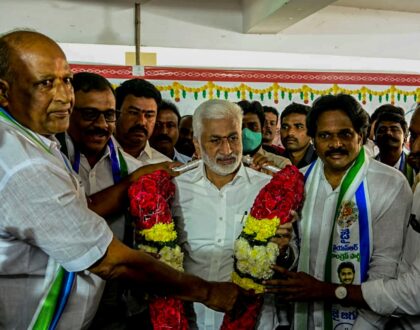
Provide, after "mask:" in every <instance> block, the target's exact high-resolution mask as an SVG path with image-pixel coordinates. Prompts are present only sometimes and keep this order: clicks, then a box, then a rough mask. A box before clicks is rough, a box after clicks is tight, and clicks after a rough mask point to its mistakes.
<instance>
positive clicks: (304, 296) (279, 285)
mask: <svg viewBox="0 0 420 330" xmlns="http://www.w3.org/2000/svg"><path fill="white" fill-rule="evenodd" d="M272 267H273V269H274V270H275V271H276V273H277V276H278V277H280V279H273V280H268V281H264V285H265V286H266V289H265V292H267V293H276V294H277V295H278V296H280V298H281V299H282V300H284V301H315V300H331V299H334V290H335V286H334V284H330V283H325V282H321V281H319V280H317V279H316V278H314V277H312V276H310V275H308V274H306V273H303V272H298V273H296V272H290V271H288V270H287V269H285V268H282V267H279V266H276V265H273V266H272Z"/></svg>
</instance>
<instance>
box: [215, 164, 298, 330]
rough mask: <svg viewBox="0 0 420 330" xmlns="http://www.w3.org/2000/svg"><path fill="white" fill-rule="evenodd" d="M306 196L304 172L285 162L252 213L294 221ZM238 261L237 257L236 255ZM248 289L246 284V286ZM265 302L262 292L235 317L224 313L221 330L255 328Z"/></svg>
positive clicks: (261, 216) (255, 215)
mask: <svg viewBox="0 0 420 330" xmlns="http://www.w3.org/2000/svg"><path fill="white" fill-rule="evenodd" d="M303 200H304V180H303V175H302V174H301V173H300V172H299V170H298V169H297V168H296V167H295V166H290V165H289V166H286V167H285V168H284V169H282V170H281V171H279V172H277V173H276V174H275V175H274V176H273V177H272V179H271V181H270V182H269V183H268V184H267V185H265V186H264V187H263V188H262V189H261V191H260V192H259V193H258V195H257V197H256V198H255V201H254V204H253V206H252V209H251V212H250V215H251V216H252V217H254V218H255V219H260V220H262V219H274V218H276V217H277V218H279V219H280V223H281V224H284V223H287V222H290V221H292V219H293V213H292V211H293V210H295V211H296V210H299V209H300V208H301V207H302V204H303ZM235 263H236V259H235ZM245 289H247V288H245ZM262 303H263V297H262V296H261V295H257V296H255V298H254V299H250V300H248V299H247V301H245V302H244V303H243V305H245V306H246V311H245V312H244V313H243V314H242V315H241V316H239V317H238V318H236V319H233V318H232V317H231V316H230V315H225V317H224V319H223V324H222V327H221V329H222V330H237V329H241V330H253V329H255V326H256V322H257V320H258V316H259V314H260V310H261V307H262Z"/></svg>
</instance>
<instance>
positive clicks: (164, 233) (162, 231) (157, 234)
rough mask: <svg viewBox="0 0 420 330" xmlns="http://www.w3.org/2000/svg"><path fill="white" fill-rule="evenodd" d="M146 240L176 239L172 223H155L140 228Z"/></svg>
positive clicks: (162, 241)
mask: <svg viewBox="0 0 420 330" xmlns="http://www.w3.org/2000/svg"><path fill="white" fill-rule="evenodd" d="M140 234H141V235H143V236H144V238H145V239H146V241H153V242H161V243H167V242H172V241H175V240H176V237H177V234H176V231H175V227H174V223H173V222H172V223H157V224H155V225H154V226H153V227H152V228H150V229H144V230H140Z"/></svg>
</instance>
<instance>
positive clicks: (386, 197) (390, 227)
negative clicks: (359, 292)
mask: <svg viewBox="0 0 420 330" xmlns="http://www.w3.org/2000/svg"><path fill="white" fill-rule="evenodd" d="M307 169H308V167H305V168H303V169H302V172H303V173H305V172H306V170H307ZM366 181H367V190H368V192H369V199H370V206H371V218H372V235H373V237H372V238H371V240H372V243H373V251H372V257H371V260H370V263H369V270H368V277H369V280H374V279H378V278H395V277H396V275H397V266H398V262H399V260H400V257H401V251H402V247H403V239H404V232H405V228H406V225H407V221H408V216H409V214H410V209H411V201H412V193H411V190H410V187H409V185H408V182H407V180H406V179H405V177H404V175H403V174H402V173H401V172H399V171H397V170H396V169H394V168H392V167H389V166H387V165H384V164H382V163H380V162H378V161H376V160H374V159H370V163H369V168H368V172H367V177H366ZM340 187H341V184H340V186H338V187H337V188H336V189H335V190H332V187H331V185H330V184H329V183H328V181H327V179H326V178H325V175H324V173H323V171H322V177H321V181H320V183H319V188H318V192H317V195H316V200H315V205H318V207H316V208H315V210H314V213H313V219H314V220H313V221H314V222H313V228H312V230H311V246H310V266H309V267H310V274H311V275H313V276H315V277H316V278H318V279H322V278H323V276H322V275H321V274H316V273H315V269H317V268H318V267H316V264H317V263H325V259H323V260H321V259H320V258H317V256H318V254H321V255H325V256H326V255H327V250H328V243H329V235H330V233H331V230H332V228H331V227H332V220H333V218H334V214H335V208H336V204H337V199H338V194H339V192H340ZM325 233H327V235H326V236H325ZM321 268H322V267H321ZM321 308H323V307H322V306H321V305H320V304H317V303H315V304H313V305H312V308H311V310H312V311H313V313H312V315H311V317H310V329H321V328H322V324H323V319H322V314H321V313H320V312H319V311H320V309H321ZM383 322H385V320H384V319H381V318H380V317H379V316H378V315H375V314H374V313H372V312H370V311H366V310H360V311H359V317H358V318H357V320H356V324H355V325H354V327H353V329H369V327H371V326H372V325H375V326H381V324H382V323H383ZM358 324H363V326H362V327H360V326H359V325H358Z"/></svg>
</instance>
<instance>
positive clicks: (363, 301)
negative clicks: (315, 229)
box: [267, 104, 420, 330]
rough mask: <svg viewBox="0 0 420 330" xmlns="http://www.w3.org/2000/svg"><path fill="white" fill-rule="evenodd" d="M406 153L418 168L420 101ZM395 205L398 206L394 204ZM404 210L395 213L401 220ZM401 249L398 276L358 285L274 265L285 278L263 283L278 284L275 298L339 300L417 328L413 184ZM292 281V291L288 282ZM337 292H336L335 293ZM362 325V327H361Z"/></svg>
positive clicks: (419, 237) (418, 264) (418, 221)
mask: <svg viewBox="0 0 420 330" xmlns="http://www.w3.org/2000/svg"><path fill="white" fill-rule="evenodd" d="M409 131H410V141H409V143H410V148H411V151H410V154H409V156H408V161H409V162H410V164H411V166H412V167H413V168H414V169H415V170H416V171H419V170H420V104H419V105H417V107H416V109H415V111H414V113H413V116H412V117H411V121H410V127H409ZM396 207H397V208H398V206H396ZM404 216H406V215H405V214H404V212H401V213H400V214H398V215H396V217H395V220H397V219H398V221H401V219H403V217H404ZM408 223H409V227H408V229H407V234H406V239H405V245H404V253H403V256H402V259H401V261H400V264H399V266H398V277H396V278H391V279H390V278H377V279H374V280H369V281H366V282H364V283H362V284H361V285H346V286H345V287H344V288H345V290H343V289H342V288H341V289H339V287H340V285H339V284H331V283H327V282H321V281H319V278H318V279H316V278H314V277H312V276H309V275H307V274H305V273H291V272H288V271H287V270H285V269H281V268H279V267H275V269H276V270H277V271H278V272H279V273H280V274H279V275H280V276H282V277H283V278H285V279H287V280H286V281H283V280H274V281H269V283H267V285H278V287H277V288H272V289H270V290H269V291H272V292H278V293H279V298H282V299H284V300H289V301H324V302H325V303H326V304H331V303H339V304H343V305H344V304H346V305H355V306H359V307H361V308H371V309H372V310H373V311H375V312H376V313H379V314H381V315H387V316H388V315H395V316H397V318H393V320H392V322H391V324H390V325H387V328H386V329H390V330H391V329H393V330H394V329H395V330H397V329H420V254H419V253H418V247H419V246H420V188H419V186H417V187H416V189H415V191H414V197H413V207H412V210H411V215H410V219H409V221H408ZM291 283H295V285H294V289H293V291H292V290H291V288H290V287H289V286H288V284H291ZM337 292H338V293H340V292H341V293H340V294H339V296H337ZM361 329H364V328H361Z"/></svg>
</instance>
